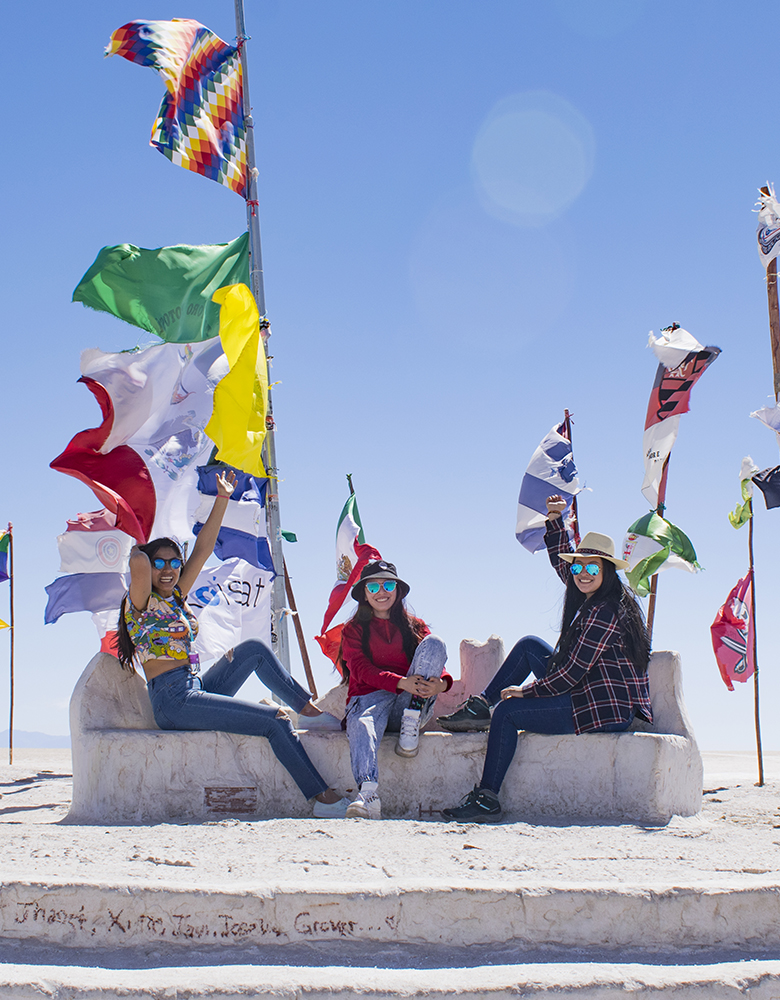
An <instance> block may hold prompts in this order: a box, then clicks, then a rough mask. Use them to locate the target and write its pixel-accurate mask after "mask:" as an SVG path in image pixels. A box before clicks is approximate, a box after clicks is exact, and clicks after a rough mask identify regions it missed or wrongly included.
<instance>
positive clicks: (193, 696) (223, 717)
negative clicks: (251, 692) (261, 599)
mask: <svg viewBox="0 0 780 1000" xmlns="http://www.w3.org/2000/svg"><path fill="white" fill-rule="evenodd" d="M253 671H254V673H256V674H257V676H258V677H259V678H260V680H261V681H262V682H263V684H265V686H266V687H267V688H268V689H269V691H271V692H272V693H273V694H275V695H277V697H279V698H280V699H281V700H282V701H283V702H285V703H286V704H287V705H289V706H290V708H292V709H293V710H294V711H296V712H299V711H300V710H301V709H302V708H303V707H304V705H306V703H307V702H308V701H310V699H311V695H310V694H309V693H308V691H305V690H304V689H303V688H302V687H301V685H300V684H299V683H298V682H297V681H296V680H295V679H294V678H293V677H291V676H290V674H288V673H287V671H286V670H285V669H284V667H283V666H282V665H281V663H280V662H279V661H278V660H277V658H276V657H275V656H274V654H273V653H272V652H271V650H270V649H269V648H268V647H267V646H266V645H265V644H264V643H262V642H260V640H259V639H248V640H247V641H246V642H242V643H240V644H239V645H238V646H236V648H235V649H234V650H233V656H232V658H230V659H228V657H227V656H223V657H222V658H221V659H220V660H217V662H216V663H215V664H214V666H213V667H211V668H210V669H209V670H207V671H206V673H205V674H203V676H202V677H199V676H197V675H196V674H193V673H192V672H191V671H190V668H189V665H188V664H187V665H184V666H181V667H175V668H174V669H173V670H169V671H168V672H167V673H164V674H160V675H159V676H158V677H154V678H153V679H152V680H150V681H148V682H147V685H146V686H147V688H148V690H149V697H150V699H151V702H152V711H153V712H154V720H155V722H156V723H157V725H158V726H159V727H160V729H182V730H206V731H209V732H220V733H238V734H239V735H243V736H265V737H266V739H267V740H268V742H269V743H270V744H271V749H272V750H273V752H274V753H275V754H276V757H277V759H278V760H279V763H280V764H282V765H283V766H284V767H285V768H287V770H288V771H289V772H290V776H291V777H292V779H293V780H294V781H295V783H296V785H297V786H298V787H299V788H300V790H301V792H302V793H303V794H304V796H305V797H306V798H307V799H312V798H314V796H315V795H319V794H320V792H324V791H325V790H326V789H327V787H328V785H327V783H326V782H325V781H323V779H322V777H321V775H320V773H319V772H318V771H317V768H316V767H315V766H314V764H312V762H311V761H310V760H309V757H308V754H307V753H306V751H305V750H304V749H303V746H302V745H301V742H300V740H299V739H298V737H297V736H296V734H295V730H294V729H293V727H292V723H291V722H290V720H289V719H278V718H277V717H276V716H277V713H278V711H279V709H278V708H277V707H276V706H275V705H257V704H254V703H253V702H249V701H241V700H239V699H238V698H234V697H233V695H235V693H236V692H237V691H238V689H239V688H240V687H241V685H242V684H243V683H244V681H245V680H246V679H247V677H249V675H250V674H251V673H252V672H253Z"/></svg>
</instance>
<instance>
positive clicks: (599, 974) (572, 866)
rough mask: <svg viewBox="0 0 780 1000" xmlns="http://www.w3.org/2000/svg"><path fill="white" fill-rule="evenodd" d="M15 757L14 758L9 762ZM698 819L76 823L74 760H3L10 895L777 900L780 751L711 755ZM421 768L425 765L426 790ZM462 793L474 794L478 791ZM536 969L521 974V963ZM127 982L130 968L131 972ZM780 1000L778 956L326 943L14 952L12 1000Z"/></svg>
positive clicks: (7, 958)
mask: <svg viewBox="0 0 780 1000" xmlns="http://www.w3.org/2000/svg"><path fill="white" fill-rule="evenodd" d="M5 754H6V756H5V760H7V751H5ZM703 756H704V763H705V792H706V794H705V796H704V807H703V810H702V813H701V815H700V816H698V817H691V818H688V819H674V820H672V822H671V823H670V824H668V826H665V827H643V826H639V825H636V824H622V825H614V826H593V825H578V826H565V825H545V826H534V825H530V824H526V823H514V824H506V825H499V826H496V827H479V826H474V825H471V826H465V827H461V826H457V825H455V824H447V823H441V822H436V821H435V820H432V821H430V822H413V821H404V820H398V821H385V822H383V823H381V824H377V823H369V822H368V821H363V820H349V821H330V822H328V821H322V820H268V821H256V822H243V821H238V820H231V819H228V820H221V821H216V822H211V823H207V824H202V825H192V826H190V825H173V824H166V825H159V826H144V827H130V826H119V827H107V826H94V827H87V826H73V825H68V824H65V823H61V822H60V821H61V820H62V819H63V818H64V817H65V815H66V814H67V811H68V804H69V796H70V777H69V776H70V754H69V751H67V750H17V751H15V763H14V764H13V765H12V766H9V765H8V764H7V763H4V764H0V795H1V796H2V797H0V886H2V884H5V885H8V884H9V883H24V882H36V883H39V884H40V883H47V882H50V883H51V884H55V883H56V884H60V885H61V884H63V883H74V884H78V885H91V886H113V887H117V886H119V887H121V886H128V887H133V888H135V887H138V888H144V889H156V890H162V891H166V890H169V891H172V892H175V891H184V890H192V889H193V887H197V889H199V890H200V891H205V892H209V891H222V892H226V891H228V892H229V891H234V892H235V891H249V892H252V891H255V890H257V891H262V892H264V893H266V894H267V893H269V892H270V893H273V892H274V891H277V892H279V893H280V894H282V893H285V892H287V893H289V892H304V893H312V892H317V891H322V892H334V893H338V892H343V891H346V890H347V889H349V888H353V887H355V886H358V887H361V888H363V889H365V890H366V891H369V890H371V889H373V888H377V889H380V890H384V891H387V890H394V891H396V892H397V891H403V890H412V891H413V890H420V889H421V888H428V889H430V890H431V891H433V892H435V891H436V890H437V888H438V887H451V886H459V887H463V888H464V889H466V890H468V889H471V890H472V891H474V892H475V893H476V894H477V896H479V894H480V893H481V892H484V891H489V890H490V889H497V888H503V887H513V886H522V887H523V888H524V889H526V888H527V889H533V888H535V887H538V888H539V889H540V890H544V889H550V888H566V889H571V890H574V891H585V892H587V890H588V889H591V888H598V890H599V891H602V892H603V891H606V892H610V891H614V892H618V891H624V890H626V889H627V888H628V889H630V888H631V887H640V888H646V889H653V890H663V889H664V888H669V887H686V888H693V889H696V888H699V889H701V890H702V891H704V892H706V891H708V890H710V891H711V890H729V891H731V890H740V889H754V890H756V889H758V890H767V891H768V892H769V894H770V895H771V896H773V897H774V896H776V894H777V890H778V888H780V798H779V797H778V792H780V753H770V754H766V755H765V779H766V784H765V786H764V787H763V788H757V787H756V786H755V781H756V776H757V774H756V759H755V754H754V753H751V752H744V753H707V754H704V755H703ZM413 774H414V761H412V762H410V780H413ZM464 791H465V789H464ZM518 962H520V963H522V964H516V963H518ZM117 970H118V971H117ZM507 992H508V993H512V994H513V995H517V996H523V997H531V996H533V997H539V996H544V995H551V996H552V995H554V996H555V997H562V996H567V997H568V996H571V997H577V998H579V1000H618V998H621V1000H622V998H627V997H630V998H631V1000H639V998H644V997H648V998H649V997H651V996H652V997H658V996H659V995H662V996H664V997H666V996H670V997H671V996H674V997H677V998H679V1000H694V998H696V1000H704V998H710V997H712V998H717V1000H731V998H732V997H734V998H737V997H740V998H744V997H747V996H749V997H750V998H751V1000H778V998H779V997H780V949H769V950H768V951H767V950H764V951H763V952H761V953H757V952H751V953H748V952H747V951H740V949H739V948H737V949H728V948H724V947H718V948H717V949H710V950H709V951H707V950H706V949H704V950H698V951H696V952H695V953H691V954H689V955H685V954H681V953H680V952H679V951H678V952H677V953H676V954H674V955H673V956H672V955H668V956H665V955H664V954H657V955H655V956H648V955H646V954H642V953H641V952H637V951H630V950H624V951H623V952H622V953H619V954H615V953H611V954H606V953H605V954H599V953H597V952H596V951H593V950H591V951H589V952H588V953H587V954H585V953H583V952H581V951H580V952H579V953H578V951H577V949H576V948H571V949H569V950H568V951H567V952H566V953H561V952H557V953H555V952H548V953H545V951H544V949H537V951H536V952H532V951H529V950H527V949H526V950H524V951H523V952H522V954H520V953H518V951H517V949H516V948H513V947H511V946H504V947H502V946H500V944H496V945H495V946H492V947H488V948H475V947H473V946H472V947H471V948H452V949H449V950H448V949H447V948H446V947H439V948H433V949H431V948H420V947H415V946H404V945H398V946H396V945H394V944H393V943H377V942H358V941H353V942H349V941H347V942H340V941H332V940H331V941H322V942H317V943H316V944H314V945H311V946H309V947H306V948H304V947H302V946H301V947H299V946H297V945H290V944H288V945H284V946H279V947H274V946H269V947H267V948H263V949H257V948H255V949H254V950H242V949H241V948H234V949H231V950H230V953H229V954H226V952H225V949H219V953H218V954H217V953H216V951H214V950H212V951H211V952H209V951H208V949H204V948H200V947H198V946H193V947H192V948H184V949H182V947H181V946H179V947H177V948H176V949H175V954H174V953H173V952H171V951H170V950H168V951H166V950H165V949H162V948H158V949H156V948H149V947H145V948H142V949H108V948H103V949H98V950H91V949H89V948H81V949H70V950H68V949H57V948H53V947H51V946H45V945H40V946H37V947H36V945H35V943H34V942H32V943H31V942H23V941H9V940H5V941H0V996H2V997H6V996H7V997H14V998H16V1000H32V998H33V997H35V998H37V1000H40V998H42V997H52V998H55V997H58V998H62V997H65V996H68V997H70V996H75V995H78V996H79V997H81V998H84V1000H92V998H93V997H94V998H96V1000H97V998H98V997H100V998H101V1000H113V998H114V997H115V996H116V997H118V996H120V995H121V996H123V997H126V998H131V997H136V996H137V997H144V998H146V997H152V996H154V997H158V996H162V995H165V996H166V997H171V998H173V997H176V996H178V995H179V994H186V995H188V996H191V997H193V998H197V997H200V996H203V997H206V996H208V997H209V998H210V1000H221V998H223V997H225V998H227V997H231V998H232V997H250V996H260V995H273V996H275V997H285V998H286V997H296V998H298V997H306V998H307V1000H316V998H319V997H323V998H324V997H336V996H357V995H361V996H362V995H370V996H371V997H372V998H373V1000H380V998H384V997H388V998H389V997H399V996H405V997H407V996H422V995H425V996H430V997H439V996H442V997H443V996H459V997H471V996H474V997H476V996H487V995H497V994H499V993H507Z"/></svg>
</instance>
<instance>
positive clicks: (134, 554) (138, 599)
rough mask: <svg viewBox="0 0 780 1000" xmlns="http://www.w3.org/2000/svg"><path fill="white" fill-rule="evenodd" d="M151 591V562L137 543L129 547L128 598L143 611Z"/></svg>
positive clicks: (135, 606)
mask: <svg viewBox="0 0 780 1000" xmlns="http://www.w3.org/2000/svg"><path fill="white" fill-rule="evenodd" d="M151 593H152V564H151V563H150V562H149V556H148V555H147V554H146V553H145V552H142V551H141V550H140V549H139V548H138V546H137V545H134V546H133V547H132V549H130V600H131V601H132V602H133V607H134V608H138V610H139V611H143V610H144V609H145V608H146V605H147V604H148V602H149V597H150V596H151Z"/></svg>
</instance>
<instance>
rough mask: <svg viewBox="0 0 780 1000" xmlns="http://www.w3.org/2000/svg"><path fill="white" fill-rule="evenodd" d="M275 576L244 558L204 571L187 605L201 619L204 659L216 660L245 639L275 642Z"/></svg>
mask: <svg viewBox="0 0 780 1000" xmlns="http://www.w3.org/2000/svg"><path fill="white" fill-rule="evenodd" d="M272 579H273V577H272V575H271V573H269V572H267V571H266V570H262V569H257V568H256V567H255V566H252V565H250V564H249V563H248V562H245V561H244V560H243V559H226V560H225V562H223V563H222V564H221V565H220V566H216V567H206V569H204V570H202V571H201V573H200V574H199V576H198V578H197V580H196V581H195V584H194V586H193V587H192V589H191V590H190V593H189V596H188V597H187V604H188V605H189V606H190V608H191V609H192V611H193V614H194V615H195V616H196V617H197V619H198V638H197V639H196V641H195V649H196V651H197V652H198V653H200V656H201V658H202V659H204V660H212V659H216V658H217V657H219V656H222V654H223V653H225V652H226V650H228V649H231V648H232V647H234V646H237V645H238V644H239V642H243V641H244V640H245V639H261V640H262V641H263V642H265V643H266V644H267V645H269V646H270V645H271V581H272Z"/></svg>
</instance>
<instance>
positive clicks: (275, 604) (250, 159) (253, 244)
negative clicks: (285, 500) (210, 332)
mask: <svg viewBox="0 0 780 1000" xmlns="http://www.w3.org/2000/svg"><path fill="white" fill-rule="evenodd" d="M235 9H236V37H237V40H238V41H237V45H238V50H239V53H240V56H241V76H242V80H243V91H244V126H245V128H246V183H247V197H246V215H247V228H248V230H249V269H250V281H251V284H252V294H253V295H254V297H255V301H256V302H257V309H258V312H259V313H260V328H261V331H262V334H263V340H264V342H265V344H266V358H267V359H268V360H267V364H268V367H269V371H268V415H267V416H266V437H265V443H264V445H263V461H264V463H265V468H266V472H267V473H268V492H267V493H266V498H265V513H266V524H267V528H268V541H269V543H270V546H271V558H272V559H273V563H274V568H275V570H276V576H275V578H274V582H273V585H272V590H271V642H272V645H273V650H274V652H275V653H276V655H277V656H278V657H279V659H280V660H281V662H282V664H283V666H284V667H285V669H286V670H287V671H288V672H289V670H290V647H289V643H288V639H287V616H286V615H284V614H283V609H284V607H285V573H284V554H283V552H282V528H281V521H280V516H279V479H278V469H277V465H276V441H275V439H274V410H273V402H272V399H271V372H270V361H271V356H270V355H269V354H268V349H267V346H268V338H269V336H270V333H271V329H270V325H269V323H268V319H267V317H266V309H265V287H264V284H263V254H262V248H261V244H260V216H259V213H258V208H259V205H258V198H257V167H256V163H255V128H254V120H253V119H252V105H251V103H250V101H249V73H248V69H247V56H246V42H247V41H248V40H249V36H248V35H247V33H246V25H245V22H244V4H243V0H235Z"/></svg>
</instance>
